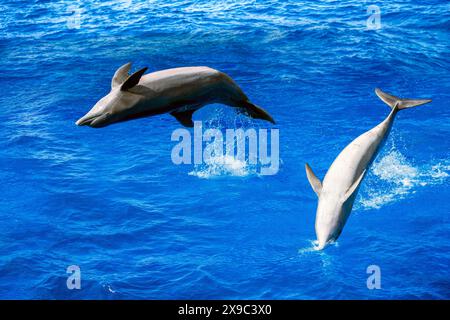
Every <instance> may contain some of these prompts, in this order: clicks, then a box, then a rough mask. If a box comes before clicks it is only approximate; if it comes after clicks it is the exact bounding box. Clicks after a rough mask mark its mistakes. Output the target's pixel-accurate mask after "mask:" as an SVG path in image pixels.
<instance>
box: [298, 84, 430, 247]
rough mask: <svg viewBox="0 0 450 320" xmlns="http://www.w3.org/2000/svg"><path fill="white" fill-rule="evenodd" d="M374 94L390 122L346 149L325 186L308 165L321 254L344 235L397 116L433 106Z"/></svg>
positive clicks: (330, 172) (377, 90) (376, 128)
mask: <svg viewBox="0 0 450 320" xmlns="http://www.w3.org/2000/svg"><path fill="white" fill-rule="evenodd" d="M375 93H376V94H377V96H378V97H379V98H380V99H381V100H383V101H384V102H385V103H386V104H387V105H388V106H389V107H391V108H392V111H391V112H390V113H389V115H388V116H387V118H386V119H385V120H384V121H383V122H381V123H380V124H379V125H377V126H376V127H374V128H373V129H371V130H369V131H367V132H365V133H363V134H362V135H360V136H359V137H358V138H356V139H355V140H353V141H352V142H351V143H350V144H349V145H347V147H345V149H344V150H342V152H341V153H340V154H339V155H338V156H337V158H336V159H335V160H334V162H333V163H332V164H331V167H330V168H329V169H328V172H327V174H326V175H325V178H324V179H323V182H320V180H319V179H318V178H317V177H316V175H315V174H314V172H313V171H312V169H311V167H310V166H309V165H308V164H306V165H305V167H306V175H307V177H308V180H309V183H310V184H311V187H312V188H313V190H314V192H315V193H316V194H317V196H318V198H319V200H318V206H317V213H316V225H315V229H316V235H317V242H318V244H317V249H318V250H321V249H323V248H325V246H326V245H327V244H328V243H330V242H333V241H335V240H337V238H338V237H339V235H340V234H341V232H342V229H343V228H344V225H345V223H346V221H347V218H348V216H349V215H350V212H351V210H352V207H353V202H354V201H355V197H356V194H357V193H358V189H359V186H360V184H361V181H362V180H363V178H364V176H365V174H366V172H367V168H368V167H369V166H370V164H371V163H372V161H373V160H374V158H375V156H376V154H377V152H378V150H379V149H380V147H381V145H382V143H383V142H384V141H385V139H386V137H387V136H388V135H389V132H390V130H391V127H392V124H393V122H394V118H395V115H396V114H397V112H398V111H400V110H403V109H408V108H412V107H416V106H420V105H422V104H425V103H428V102H431V100H430V99H420V100H412V99H401V98H398V97H396V96H393V95H390V94H387V93H385V92H383V91H381V90H380V89H375Z"/></svg>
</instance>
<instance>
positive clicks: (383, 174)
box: [355, 147, 450, 209]
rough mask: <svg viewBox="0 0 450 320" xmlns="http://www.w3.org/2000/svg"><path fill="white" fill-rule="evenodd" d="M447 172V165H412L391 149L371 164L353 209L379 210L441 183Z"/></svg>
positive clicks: (448, 170) (448, 166)
mask: <svg viewBox="0 0 450 320" xmlns="http://www.w3.org/2000/svg"><path fill="white" fill-rule="evenodd" d="M449 173H450V164H449V163H448V162H447V163H438V164H434V165H424V166H414V165H413V164H412V163H410V162H408V160H407V159H406V158H405V156H403V155H402V154H401V153H400V152H399V151H398V150H396V149H395V147H392V148H391V150H390V151H389V152H388V153H387V154H386V155H384V156H383V157H382V158H381V159H379V160H377V161H376V162H375V163H374V164H373V165H372V168H371V169H370V171H369V174H368V176H367V179H366V181H365V183H364V184H363V186H362V188H361V192H360V195H359V196H358V198H357V201H356V203H355V206H356V207H357V209H379V208H381V207H382V206H383V205H385V204H387V203H390V202H393V201H396V200H398V199H404V198H405V197H407V196H409V195H411V194H413V193H415V192H416V191H417V189H418V188H420V187H424V186H427V185H435V184H441V183H443V182H444V181H445V179H447V178H448V176H449Z"/></svg>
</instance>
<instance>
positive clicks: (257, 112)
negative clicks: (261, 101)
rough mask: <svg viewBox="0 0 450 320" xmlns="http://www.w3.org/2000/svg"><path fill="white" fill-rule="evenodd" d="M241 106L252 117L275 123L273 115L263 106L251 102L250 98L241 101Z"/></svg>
mask: <svg viewBox="0 0 450 320" xmlns="http://www.w3.org/2000/svg"><path fill="white" fill-rule="evenodd" d="M239 107H240V108H241V109H242V111H244V112H245V113H247V114H248V115H249V116H250V117H252V118H255V119H262V120H266V121H269V122H272V123H275V120H273V118H272V116H271V115H270V114H269V113H268V112H267V111H266V110H264V109H263V108H260V107H258V106H257V105H255V104H253V103H251V102H250V101H248V100H245V101H243V102H240V103H239Z"/></svg>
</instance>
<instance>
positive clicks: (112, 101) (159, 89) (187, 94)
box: [76, 63, 275, 128]
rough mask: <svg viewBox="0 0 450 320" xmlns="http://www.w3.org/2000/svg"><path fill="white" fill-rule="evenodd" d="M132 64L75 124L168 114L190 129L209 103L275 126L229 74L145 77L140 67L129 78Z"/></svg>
mask: <svg viewBox="0 0 450 320" xmlns="http://www.w3.org/2000/svg"><path fill="white" fill-rule="evenodd" d="M130 69H131V63H127V64H125V65H123V66H122V67H120V68H119V69H117V71H116V72H115V74H114V76H113V78H112V81H111V91H110V92H109V93H108V94H107V95H106V96H105V97H103V98H102V99H100V100H99V101H98V102H97V103H96V104H95V105H94V107H93V108H92V109H91V110H90V111H89V112H88V113H87V114H86V115H84V116H83V117H81V118H80V119H79V120H78V121H77V122H76V124H77V125H79V126H84V125H87V126H90V127H93V128H100V127H105V126H108V125H110V124H113V123H117V122H122V121H127V120H131V119H136V118H142V117H149V116H154V115H158V114H163V113H170V114H171V115H172V116H174V117H175V118H176V119H177V120H178V121H179V122H180V123H181V124H182V125H184V126H186V127H193V126H194V123H193V121H192V114H193V113H194V112H195V111H196V110H198V109H200V108H201V107H203V106H205V105H207V104H211V103H222V104H225V105H228V106H231V107H235V108H237V109H238V110H239V111H241V112H243V113H246V114H247V115H249V116H250V117H252V118H256V119H263V120H267V121H270V122H272V123H275V121H274V120H273V118H272V117H271V116H270V115H269V114H268V113H267V112H266V111H265V110H263V109H261V108H260V107H258V106H256V105H254V104H253V103H251V102H250V101H249V99H248V97H247V96H246V95H245V93H244V92H243V91H242V90H241V88H239V86H238V85H237V84H236V83H235V82H234V81H233V79H231V78H230V77H229V76H228V75H226V74H225V73H223V72H220V71H217V70H214V69H211V68H208V67H183V68H174V69H167V70H161V71H157V72H153V73H149V74H146V75H144V73H145V71H146V70H147V68H142V69H140V70H138V71H136V72H135V73H133V74H131V75H129V71H130Z"/></svg>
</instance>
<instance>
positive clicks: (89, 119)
mask: <svg viewBox="0 0 450 320" xmlns="http://www.w3.org/2000/svg"><path fill="white" fill-rule="evenodd" d="M108 117H109V113H105V114H96V115H90V114H87V115H85V116H83V117H81V118H80V119H78V121H77V122H75V124H76V125H77V126H90V127H93V128H100V127H103V126H105V123H104V122H103V120H105V119H107V118H108Z"/></svg>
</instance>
